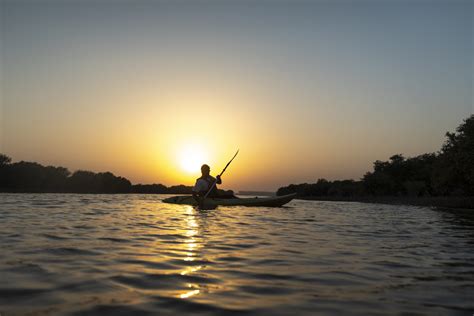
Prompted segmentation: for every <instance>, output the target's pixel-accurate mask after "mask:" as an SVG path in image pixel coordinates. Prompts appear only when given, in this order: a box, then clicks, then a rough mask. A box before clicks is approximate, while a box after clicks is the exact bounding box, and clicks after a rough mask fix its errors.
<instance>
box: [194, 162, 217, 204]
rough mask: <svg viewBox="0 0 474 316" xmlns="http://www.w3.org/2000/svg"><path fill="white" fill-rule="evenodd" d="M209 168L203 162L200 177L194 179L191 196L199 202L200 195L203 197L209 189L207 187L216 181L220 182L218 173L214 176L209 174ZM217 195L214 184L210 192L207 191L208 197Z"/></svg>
mask: <svg viewBox="0 0 474 316" xmlns="http://www.w3.org/2000/svg"><path fill="white" fill-rule="evenodd" d="M210 172H211V168H210V167H209V166H208V165H206V164H204V165H202V166H201V177H200V178H197V179H196V184H195V185H194V188H193V197H194V199H195V200H196V201H198V202H199V198H200V197H204V196H205V195H206V193H207V191H209V188H210V187H211V186H212V185H213V184H214V182H216V184H221V183H222V180H221V177H220V176H219V175H218V176H217V177H216V178H214V177H213V176H211V175H210ZM216 196H217V186H216V185H214V186H213V188H212V190H211V192H209V195H208V197H216Z"/></svg>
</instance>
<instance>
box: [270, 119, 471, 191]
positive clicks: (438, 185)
mask: <svg viewBox="0 0 474 316" xmlns="http://www.w3.org/2000/svg"><path fill="white" fill-rule="evenodd" d="M290 193H297V195H298V196H300V197H324V196H334V197H358V196H411V197H421V196H474V115H471V116H470V117H468V118H467V119H465V120H464V121H463V122H462V123H461V125H459V126H458V127H457V128H456V131H455V132H453V133H451V132H447V133H446V140H445V142H444V144H443V146H442V148H441V149H440V150H439V151H438V152H436V153H427V154H422V155H419V156H416V157H411V158H405V157H404V156H403V155H402V154H396V155H393V156H392V157H390V158H389V160H388V161H379V160H377V161H375V162H374V165H373V170H372V171H369V172H367V173H366V174H365V175H364V176H363V177H362V179H360V180H359V181H354V180H336V181H328V180H326V179H319V180H317V181H316V183H301V184H290V185H288V186H285V187H281V188H279V189H278V191H277V195H285V194H290Z"/></svg>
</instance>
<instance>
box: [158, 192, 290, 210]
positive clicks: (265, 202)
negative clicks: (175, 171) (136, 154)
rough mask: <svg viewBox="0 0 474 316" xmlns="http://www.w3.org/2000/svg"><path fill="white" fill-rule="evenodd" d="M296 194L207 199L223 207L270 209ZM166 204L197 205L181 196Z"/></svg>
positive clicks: (188, 197) (190, 199)
mask: <svg viewBox="0 0 474 316" xmlns="http://www.w3.org/2000/svg"><path fill="white" fill-rule="evenodd" d="M295 196H296V194H288V195H283V196H273V197H254V198H238V199H219V198H207V199H206V201H207V200H210V202H211V203H212V204H216V205H223V206H268V207H279V206H282V205H284V204H286V203H288V202H290V201H291V200H293V199H294V198H295ZM163 202H165V203H171V204H186V205H196V201H195V200H194V198H193V197H192V196H189V195H179V196H172V197H169V198H166V199H164V200H163Z"/></svg>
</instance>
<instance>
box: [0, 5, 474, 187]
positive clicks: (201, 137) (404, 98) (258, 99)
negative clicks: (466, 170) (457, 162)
mask: <svg viewBox="0 0 474 316" xmlns="http://www.w3.org/2000/svg"><path fill="white" fill-rule="evenodd" d="M473 16H474V2H473V1H467V0H466V1H460V0H459V1H458V0H446V1H442V0H432V1H430V0H420V1H417V0H414V1H406V0H399V1H396V0H382V1H364V0H360V1H358V0H354V1H348V0H346V1H337V0H336V1H298V0H297V1H277V0H275V1H271V0H267V1H249V0H242V1H225V0H224V1H200V0H197V1H141V0H138V1H131V0H130V1H123V0H117V1H112V0H103V1H99V0H96V1H92V0H89V1H85V0H84V1H74V0H67V1H41V0H38V1H33V0H31V1H22V0H20V1H7V0H0V19H1V20H0V27H1V29H0V93H1V99H0V101H1V103H0V152H1V153H4V154H7V155H9V156H10V157H12V158H13V160H14V161H20V160H25V161H36V162H39V163H42V164H44V165H60V166H65V167H67V168H69V169H70V170H71V171H74V170H78V169H81V170H84V169H85V170H92V171H95V172H99V171H111V172H113V173H114V174H116V175H121V176H124V177H126V178H128V179H130V180H131V181H132V183H163V184H166V185H172V184H178V183H183V184H187V185H191V184H193V183H194V180H195V178H197V177H199V175H200V172H199V166H200V164H201V163H203V162H207V163H208V164H210V165H211V173H213V174H217V173H218V172H220V171H221V169H222V168H223V167H224V166H225V164H226V163H227V161H228V160H229V159H230V158H231V157H232V155H233V154H234V152H235V151H236V150H237V149H240V153H239V155H238V156H237V158H236V159H235V160H234V162H233V163H232V165H231V166H230V167H229V168H228V169H227V171H226V174H225V175H224V176H223V181H224V184H223V187H224V188H232V189H234V190H276V189H277V188H278V187H281V186H285V185H288V184H290V183H302V182H315V181H316V180H317V179H318V178H326V179H329V180H335V179H348V178H352V179H356V180H357V179H359V178H361V177H362V176H363V175H364V173H365V172H367V171H369V170H371V168H372V164H373V162H374V161H375V160H387V159H388V158H389V157H390V156H391V155H393V154H397V153H402V154H404V155H405V156H408V157H410V156H416V155H419V154H423V153H426V152H435V151H437V150H439V149H440V147H441V145H442V143H443V142H444V140H445V138H444V134H445V133H446V132H447V131H454V129H455V128H456V127H457V126H458V125H459V124H460V123H461V122H462V120H463V119H465V118H467V117H468V116H469V115H471V114H473V113H474V105H473V94H472V91H473V90H474V84H473V73H474V68H473V56H474V52H473V33H474V31H473V28H474V27H473Z"/></svg>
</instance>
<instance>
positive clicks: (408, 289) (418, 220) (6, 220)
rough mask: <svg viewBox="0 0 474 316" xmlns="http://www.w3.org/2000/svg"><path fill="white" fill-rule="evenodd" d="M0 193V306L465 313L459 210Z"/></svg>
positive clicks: (469, 232)
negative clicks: (205, 204) (201, 205)
mask: <svg viewBox="0 0 474 316" xmlns="http://www.w3.org/2000/svg"><path fill="white" fill-rule="evenodd" d="M165 197H166V196H163V195H67V194H43V195H41V194H38V195H34V194H0V242H1V243H0V244H1V247H2V248H1V255H0V314H1V315H2V316H8V315H23V314H28V315H57V314H67V315H71V314H72V315H89V314H91V315H107V314H109V315H117V314H123V315H128V314H145V315H147V314H150V315H157V314H159V315H174V314H193V313H199V314H200V315H224V314H225V315H227V314H231V313H235V314H239V315H240V314H249V315H256V314H258V315H314V314H330V315H341V314H352V315H367V314H403V313H406V314H423V315H444V314H452V315H472V313H474V303H473V302H474V217H473V215H471V214H472V213H469V212H452V211H451V212H450V211H441V210H433V209H429V208H419V207H408V206H389V205H377V204H363V203H343V202H340V203H339V202H317V201H299V200H295V201H292V202H291V203H290V204H288V206H287V207H283V208H273V209H272V208H252V207H250V208H243V207H219V208H217V209H216V210H212V211H197V210H195V209H194V208H192V207H189V206H182V205H168V204H163V203H161V200H162V199H163V198H165Z"/></svg>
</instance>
